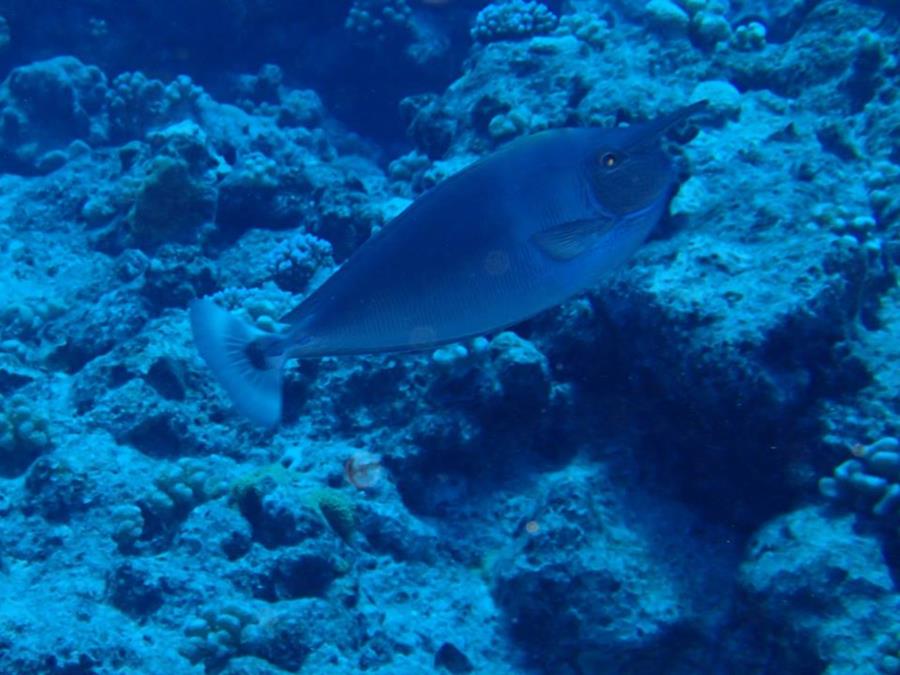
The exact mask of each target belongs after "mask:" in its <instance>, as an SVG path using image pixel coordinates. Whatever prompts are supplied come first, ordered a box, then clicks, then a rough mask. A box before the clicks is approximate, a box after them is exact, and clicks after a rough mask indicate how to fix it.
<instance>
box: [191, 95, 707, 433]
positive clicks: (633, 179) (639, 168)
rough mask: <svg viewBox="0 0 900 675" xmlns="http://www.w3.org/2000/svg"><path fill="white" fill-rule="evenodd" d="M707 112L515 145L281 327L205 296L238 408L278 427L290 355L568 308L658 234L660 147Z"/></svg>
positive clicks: (401, 343)
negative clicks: (264, 324)
mask: <svg viewBox="0 0 900 675" xmlns="http://www.w3.org/2000/svg"><path fill="white" fill-rule="evenodd" d="M706 106H707V102H706V101H698V102H696V103H693V104H691V105H688V106H685V107H683V108H680V109H678V110H676V111H674V112H672V113H669V114H667V115H660V116H658V117H656V118H654V119H651V120H649V121H647V122H643V123H637V124H633V125H630V126H625V127H622V126H620V127H612V128H602V127H570V128H561V129H553V130H547V131H542V132H538V133H536V134H533V135H530V136H525V137H522V138H520V139H517V140H515V141H512V142H510V143H509V144H507V145H505V146H503V147H501V148H500V149H499V150H497V151H496V152H494V153H493V154H491V155H488V156H487V157H485V158H483V159H481V160H479V161H477V162H475V163H474V164H472V165H470V166H469V167H467V168H465V169H463V170H462V171H460V172H459V173H457V174H455V175H453V176H450V177H448V178H447V179H445V180H444V181H442V182H440V183H439V184H437V185H436V186H435V187H433V188H431V189H430V190H429V191H427V192H425V193H423V194H422V195H420V196H419V197H418V198H417V199H416V200H414V201H413V202H412V203H411V204H410V205H409V206H408V207H407V208H406V209H405V210H404V211H403V212H401V213H400V214H399V215H398V216H396V217H395V218H394V219H393V220H392V221H390V222H389V223H387V224H386V225H385V226H384V227H383V228H382V229H381V230H380V231H379V232H378V233H376V234H374V235H373V236H372V237H370V238H369V239H368V240H367V241H366V242H365V243H364V244H362V245H361V246H360V247H359V248H358V249H357V251H356V252H355V253H354V254H353V255H351V256H350V258H349V259H348V260H347V261H346V262H345V263H344V264H343V266H341V267H340V268H339V269H338V270H337V271H335V272H334V273H333V274H332V275H331V276H330V277H329V278H328V279H326V280H325V282H324V283H323V284H322V285H321V286H319V287H318V288H317V289H316V290H315V291H313V292H312V293H311V294H310V295H309V296H307V297H306V298H305V299H304V300H303V301H301V302H300V303H299V304H298V305H297V306H296V307H295V308H294V309H292V310H291V311H290V312H288V313H287V314H286V315H285V316H283V317H282V318H281V324H282V325H283V326H284V327H283V329H281V330H280V331H278V332H267V331H262V330H260V329H258V328H256V327H254V326H252V325H251V324H249V323H247V322H245V321H243V320H242V319H240V318H238V317H236V316H234V315H233V314H231V313H229V312H228V311H226V310H225V309H222V308H221V307H219V306H218V305H216V304H215V303H214V302H213V301H212V300H211V299H209V298H203V299H197V300H194V301H193V302H192V303H191V304H190V306H189V308H188V313H189V318H190V324H191V329H192V332H193V336H194V342H195V345H196V348H197V350H198V352H199V353H200V356H201V357H202V358H203V360H204V361H205V362H206V363H207V365H208V366H209V368H210V370H211V371H212V374H213V376H214V378H215V379H216V380H217V381H218V383H219V384H220V385H221V386H222V388H223V389H224V390H225V391H226V392H227V394H228V395H229V397H230V399H231V401H232V403H233V404H234V406H235V408H236V409H237V410H238V412H240V413H241V414H242V415H243V416H245V417H246V418H248V419H249V420H251V421H252V422H255V423H257V424H259V425H262V426H265V427H272V426H275V425H277V424H278V423H279V422H280V421H281V415H282V377H283V376H282V372H283V368H284V364H285V363H286V362H287V361H289V360H291V359H303V358H315V357H323V356H341V355H351V354H375V353H384V352H403V351H416V350H426V349H432V348H435V347H437V346H440V345H443V344H447V343H451V342H457V341H460V340H465V339H468V338H472V337H476V336H480V335H485V334H491V333H493V332H496V331H499V330H501V329H504V328H508V327H510V326H512V325H514V324H517V323H519V322H521V321H524V320H525V319H528V318H530V317H532V316H534V315H536V314H538V313H540V312H542V311H544V310H546V309H549V308H551V307H554V306H556V305H559V304H561V303H562V302H564V301H565V300H567V299H569V298H571V297H572V296H574V295H576V294H578V293H579V292H581V291H584V290H586V289H587V288H590V287H592V286H594V285H596V284H597V283H598V282H599V281H600V280H601V278H602V277H603V276H604V275H606V274H608V273H609V272H610V271H612V270H614V269H616V268H617V267H619V266H620V265H622V264H623V263H624V262H625V261H626V260H627V259H628V258H629V257H630V256H631V255H632V254H633V253H634V252H635V251H636V250H637V249H638V247H639V246H640V245H641V244H642V243H643V242H644V240H645V239H646V238H647V236H648V235H649V234H650V232H651V231H652V230H653V228H654V227H655V225H656V224H657V222H658V221H659V220H660V218H661V216H662V214H663V212H664V211H665V209H666V208H667V206H668V203H669V199H670V197H671V195H672V193H673V190H674V186H675V184H676V176H675V171H674V168H673V164H672V161H671V158H670V157H669V155H668V154H667V153H666V152H665V151H664V149H663V148H662V144H661V138H662V136H663V134H664V132H665V131H666V130H668V129H669V128H670V127H672V126H673V125H675V124H677V123H679V122H682V121H683V120H686V119H687V118H689V117H691V116H693V115H695V114H696V113H698V112H699V111H701V110H703V109H704V108H705V107H706Z"/></svg>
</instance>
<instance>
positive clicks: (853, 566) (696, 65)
mask: <svg viewBox="0 0 900 675" xmlns="http://www.w3.org/2000/svg"><path fill="white" fill-rule="evenodd" d="M0 17H2V20H0V66H2V68H3V71H2V74H0V77H2V78H3V79H2V84H0V172H2V173H0V186H2V198H0V234H2V236H0V261H2V264H0V290H2V293H3V296H2V297H3V299H4V300H5V302H3V303H2V306H0V392H2V394H3V398H2V401H0V672H9V673H23V674H28V673H34V674H37V673H42V674H43V673H53V674H58V675H62V674H67V675H68V674H72V673H114V672H154V673H216V674H219V673H222V674H231V675H238V674H245V675H249V674H250V673H259V674H262V673H270V674H271V673H281V672H301V673H315V674H320V673H360V672H366V673H369V672H371V673H384V674H385V675H387V674H393V673H431V672H435V673H453V674H458V673H469V672H473V673H492V674H497V675H503V674H504V673H510V674H512V673H548V674H549V673H552V674H554V675H557V674H559V675H568V674H571V675H578V674H585V675H588V674H595V673H635V674H643V673H648V674H649V673H672V674H675V675H678V674H685V675H686V674H688V673H724V672H727V673H798V674H806V673H809V674H813V673H822V672H826V673H829V674H831V675H838V674H844V673H846V674H850V673H885V674H892V673H900V637H898V635H900V633H898V625H897V614H898V608H900V595H898V589H897V579H898V575H900V538H898V537H900V529H898V528H900V450H898V442H897V440H896V439H897V437H898V436H900V393H898V392H900V367H898V365H897V364H898V363H900V290H898V288H897V284H896V276H897V264H898V262H900V191H898V179H900V100H898V96H900V94H898V92H900V86H898V85H900V62H898V56H897V55H898V54H900V38H898V36H900V16H898V13H897V11H896V8H895V6H894V4H893V3H891V2H878V1H876V0H872V1H869V2H856V1H848V0H818V1H815V2H801V1H799V0H798V1H792V2H775V1H774V0H650V1H649V2H643V1H638V0H561V1H557V2H549V1H548V2H539V1H537V0H495V1H494V2H487V1H485V0H442V1H440V0H353V1H352V2H351V1H350V0H346V1H332V0H328V1H325V0H321V1H315V2H308V3H296V2H285V1H283V0H274V1H272V0H267V1H265V2H263V1H261V0H228V1H227V2H213V1H212V0H191V1H190V2H186V3H169V2H165V1H163V2H159V1H157V2H153V3H150V2H145V1H144V0H137V1H135V2H133V3H129V7H128V9H123V7H122V5H121V3H112V2H108V1H105V0H95V1H92V2H71V3H59V2H48V3H43V4H40V3H39V4H38V5H34V3H25V2H21V1H20V0H8V1H6V2H2V3H0ZM699 99H707V100H709V102H710V105H709V110H708V111H707V112H706V113H705V114H704V115H703V116H702V117H698V118H696V119H695V120H692V121H691V122H690V123H689V124H686V125H682V126H681V127H679V128H677V129H673V130H672V131H671V132H670V133H669V134H668V136H667V138H666V144H667V147H668V149H669V152H670V153H671V154H672V155H673V156H674V157H675V158H676V161H677V165H678V171H679V181H678V183H679V184H678V189H677V192H676V194H675V195H674V196H673V198H672V201H671V204H670V205H669V209H668V211H667V214H666V215H665V216H664V218H663V221H662V222H661V223H660V225H659V227H658V228H657V230H656V231H655V233H654V235H653V237H652V238H651V240H650V241H649V242H647V243H646V244H645V245H644V246H643V247H642V248H641V249H640V251H639V252H638V253H637V255H636V256H635V257H634V258H633V260H632V261H631V262H630V263H629V264H628V265H627V267H626V268H624V269H622V270H620V271H619V272H618V273H617V274H615V275H613V276H611V277H609V278H608V279H607V280H606V281H605V283H604V284H603V285H602V286H601V287H598V288H596V289H592V290H591V291H589V292H587V293H584V294H582V295H580V296H578V297H576V298H574V299H572V300H571V301H569V302H568V303H566V304H564V305H562V306H561V307H558V308H556V309H553V310H550V311H548V312H545V313H543V314H541V315H539V316H537V317H535V318H533V319H531V320H529V321H527V322H525V323H523V324H520V325H517V326H513V327H511V328H510V329H509V330H508V331H505V332H502V333H499V334H496V335H487V336H483V337H479V338H476V339H474V340H471V341H469V342H466V343H460V344H453V345H448V346H445V347H442V348H441V349H439V350H437V351H435V352H434V353H427V354H400V355H384V356H371V357H352V358H351V357H345V358H332V357H329V358H323V359H317V360H305V361H300V362H295V363H292V364H291V365H290V367H289V368H288V370H287V371H286V373H285V379H286V381H285V415H284V417H285V420H284V423H283V424H282V425H280V426H279V427H278V428H277V429H275V430H268V431H267V430H261V429H259V428H257V427H254V426H253V425H251V424H249V423H247V422H245V421H244V420H242V419H241V418H240V417H239V416H238V415H236V414H235V413H234V411H233V410H232V408H231V406H230V404H229V402H228V400H227V399H226V397H225V394H224V393H223V392H222V391H221V390H220V389H219V388H218V387H217V385H216V384H215V383H214V381H213V380H212V378H211V377H210V375H209V373H208V371H207V369H206V368H205V366H204V364H203V363H202V362H201V360H200V359H199V357H198V356H197V353H196V350H195V348H194V346H193V344H192V340H191V335H190V328H189V324H188V319H187V312H186V308H187V305H188V303H189V302H190V301H191V300H193V299H195V298H198V297H205V296H211V297H212V298H213V299H214V300H215V301H216V302H217V303H218V304H220V305H221V306H223V307H225V308H227V309H229V310H231V311H235V312H237V313H238V314H239V315H240V316H242V317H243V318H245V319H246V320H248V321H250V322H252V323H253V324H254V325H256V326H258V327H259V328H262V329H264V330H272V329H275V328H276V327H277V325H278V320H279V318H280V317H282V316H283V315H284V314H285V313H286V312H288V311H289V310H290V309H292V308H293V307H294V306H296V304H297V303H298V302H299V301H300V300H301V299H302V298H303V297H305V296H306V295H308V294H309V293H310V292H311V291H312V290H314V289H315V288H316V287H317V286H318V285H319V284H321V283H322V281H324V279H326V278H327V277H328V275H329V274H331V273H332V272H333V271H334V270H335V269H336V268H337V267H338V266H340V265H341V264H343V263H344V262H345V261H346V260H347V259H348V257H350V256H351V255H352V253H353V252H354V251H355V250H356V249H357V248H358V247H359V246H360V245H361V244H362V243H363V242H365V241H366V240H367V239H368V237H370V236H371V235H372V234H373V233H375V232H378V231H379V230H380V229H381V228H382V227H384V226H385V225H386V224H387V223H388V222H389V221H390V220H391V218H393V217H394V216H395V215H396V214H397V213H399V212H401V211H402V210H403V209H404V208H406V207H407V206H408V205H409V204H410V203H412V201H413V200H415V199H416V198H417V197H418V196H419V195H420V194H422V193H423V192H424V191H426V190H428V189H429V188H430V187H432V186H434V185H436V184H437V183H438V182H440V181H441V180H443V179H444V178H446V177H448V176H450V175H452V174H453V173H455V172H457V171H459V170H461V169H462V168H464V167H465V166H467V165H468V164H470V163H472V162H473V161H476V160H477V159H478V158H479V157H482V156H484V155H486V154H488V153H490V152H493V151H494V150H496V149H498V148H500V147H502V146H503V145H504V144H505V143H507V142H509V141H511V140H513V139H515V138H518V137H521V136H524V135H527V134H530V133H534V132H538V131H541V130H544V129H550V128H558V127H564V126H598V125H607V126H611V125H616V124H620V125H621V124H629V123H635V122H638V121H641V120H644V119H648V118H650V117H653V116H654V115H656V114H657V113H659V112H661V111H667V110H670V109H673V108H675V107H676V106H679V105H683V104H686V103H690V102H692V101H695V100H699Z"/></svg>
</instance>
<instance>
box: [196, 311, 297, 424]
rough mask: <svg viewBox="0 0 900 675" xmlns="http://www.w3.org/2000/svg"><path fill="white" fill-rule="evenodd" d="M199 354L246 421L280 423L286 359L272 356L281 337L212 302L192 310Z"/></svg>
mask: <svg viewBox="0 0 900 675" xmlns="http://www.w3.org/2000/svg"><path fill="white" fill-rule="evenodd" d="M190 318H191V329H192V331H193V333H194V343H195V344H196V345H197V351H199V352H200V356H202V357H203V360H204V361H206V363H207V365H208V366H209V367H210V369H211V370H212V372H213V375H214V376H215V378H216V380H218V382H219V384H220V385H222V387H223V388H224V389H225V391H226V392H228V396H229V397H230V398H231V401H232V402H233V403H234V406H235V408H237V409H238V412H240V413H241V414H242V415H244V416H245V417H247V418H249V419H250V420H252V421H253V422H256V423H257V424H261V425H264V426H268V427H271V426H274V425H276V424H278V422H279V421H280V420H281V379H282V377H281V367H282V365H283V363H284V356H283V355H278V356H275V357H272V356H269V355H268V354H267V352H269V351H271V350H269V349H267V347H269V346H271V344H272V341H275V340H278V341H280V340H281V338H279V337H278V336H277V335H272V334H271V333H266V332H264V331H261V330H258V329H256V328H254V327H253V326H251V325H250V324H248V323H246V322H244V321H242V320H241V319H239V318H237V317H236V316H233V315H232V314H230V313H229V312H227V311H225V310H224V309H222V308H220V307H219V306H217V305H216V304H214V303H213V302H212V301H210V300H195V301H194V302H192V303H191V306H190Z"/></svg>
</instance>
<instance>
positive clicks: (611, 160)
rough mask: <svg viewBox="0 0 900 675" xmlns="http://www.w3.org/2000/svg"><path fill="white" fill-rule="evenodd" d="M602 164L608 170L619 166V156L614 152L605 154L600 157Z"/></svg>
mask: <svg viewBox="0 0 900 675" xmlns="http://www.w3.org/2000/svg"><path fill="white" fill-rule="evenodd" d="M600 164H602V165H603V166H605V167H606V168H607V169H612V168H613V167H614V166H617V165H618V164H619V156H618V155H617V154H616V153H614V152H605V153H603V155H602V156H601V157H600Z"/></svg>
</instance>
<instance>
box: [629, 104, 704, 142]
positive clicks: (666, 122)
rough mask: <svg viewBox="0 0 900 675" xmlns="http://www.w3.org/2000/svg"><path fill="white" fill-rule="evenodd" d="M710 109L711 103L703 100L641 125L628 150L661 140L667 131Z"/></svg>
mask: <svg viewBox="0 0 900 675" xmlns="http://www.w3.org/2000/svg"><path fill="white" fill-rule="evenodd" d="M708 107H709V101H708V100H706V99H702V100H700V101H697V102H696V103H691V104H690V105H686V106H683V107H681V108H679V109H678V110H675V111H674V112H671V113H669V114H668V115H660V116H658V117H656V118H654V119H652V120H650V121H649V122H645V123H643V124H641V125H640V127H639V129H640V133H639V134H637V135H636V137H635V138H634V140H633V141H632V142H631V143H629V144H628V148H627V149H629V150H630V149H632V148H637V147H641V146H643V145H646V144H648V143H651V142H653V141H656V140H657V139H659V137H660V136H662V135H663V134H664V133H665V132H666V131H668V130H669V129H671V128H672V127H673V126H675V125H676V124H678V123H679V122H683V121H684V120H686V119H688V118H689V117H692V116H693V115H696V114H697V113H699V112H701V111H703V110H706V109H707V108H708Z"/></svg>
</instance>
